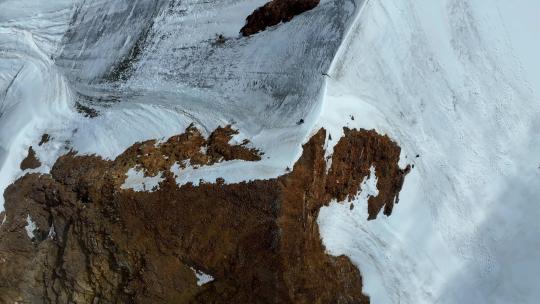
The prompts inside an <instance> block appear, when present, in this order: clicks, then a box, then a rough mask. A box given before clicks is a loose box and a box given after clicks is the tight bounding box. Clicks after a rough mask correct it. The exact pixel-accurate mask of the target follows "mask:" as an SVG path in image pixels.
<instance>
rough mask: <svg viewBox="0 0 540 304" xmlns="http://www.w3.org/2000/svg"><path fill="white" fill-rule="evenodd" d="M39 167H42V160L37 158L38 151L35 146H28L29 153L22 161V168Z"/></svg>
mask: <svg viewBox="0 0 540 304" xmlns="http://www.w3.org/2000/svg"><path fill="white" fill-rule="evenodd" d="M39 167H41V162H40V161H39V159H38V158H37V156H36V151H34V148H32V146H30V148H28V155H26V157H25V158H24V159H23V161H22V162H21V165H20V168H21V170H26V169H36V168H39Z"/></svg>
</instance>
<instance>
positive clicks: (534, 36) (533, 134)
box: [318, 0, 540, 303]
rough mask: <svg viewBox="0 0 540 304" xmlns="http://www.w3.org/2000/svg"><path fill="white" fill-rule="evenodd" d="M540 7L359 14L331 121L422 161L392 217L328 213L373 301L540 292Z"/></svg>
mask: <svg viewBox="0 0 540 304" xmlns="http://www.w3.org/2000/svg"><path fill="white" fill-rule="evenodd" d="M533 12H534V13H533ZM539 12H540V7H539V6H538V4H537V2H536V1H532V0H531V1H512V2H511V3H509V2H507V1H461V0H447V1H444V0H438V1H432V0H429V1H428V0H425V1H412V2H410V1H397V0H396V1H391V0H389V1H369V2H368V4H367V5H366V7H365V8H364V9H363V11H362V12H361V14H360V16H359V17H358V18H357V21H356V23H355V25H354V26H353V28H352V30H351V32H350V33H349V35H348V39H347V40H346V41H345V43H344V44H343V46H342V49H341V50H340V52H339V55H338V57H337V59H336V61H335V64H334V66H333V69H332V70H331V71H330V73H329V74H330V76H331V79H329V81H328V90H327V94H326V96H325V101H324V105H323V109H322V112H321V115H320V118H319V119H320V121H319V122H318V125H323V126H328V127H330V130H331V132H332V134H335V133H339V132H340V128H341V126H342V125H343V122H344V121H346V122H347V123H346V124H347V125H349V126H351V127H363V128H375V129H376V130H378V131H380V132H383V133H386V134H388V135H389V136H390V137H391V138H393V139H395V140H396V141H397V142H398V143H399V145H400V146H401V147H402V148H403V152H402V154H403V156H402V162H403V163H410V164H414V165H415V167H414V169H413V171H412V173H411V174H409V176H408V177H407V179H406V181H405V185H404V188H403V191H402V194H401V196H400V198H401V199H400V203H399V204H398V205H397V207H396V208H395V209H394V213H393V215H392V216H391V217H389V218H385V217H381V218H379V219H377V220H375V221H370V222H367V221H366V220H365V219H366V217H367V211H366V210H362V209H360V208H355V209H354V211H353V212H350V211H349V208H348V204H343V205H342V204H337V203H336V204H332V205H331V206H329V207H328V208H326V209H325V210H322V211H321V214H320V217H319V223H320V225H321V231H322V235H323V239H324V242H325V244H326V246H327V248H328V250H329V251H330V252H332V253H334V254H342V253H343V254H346V255H348V256H350V257H351V258H352V260H353V261H354V262H355V263H356V264H357V265H358V266H359V267H360V269H361V271H362V274H363V276H364V282H365V291H366V292H367V293H368V294H369V295H370V296H371V299H372V302H373V303H536V302H537V301H538V298H539V297H540V293H539V290H538V288H537V286H538V279H537V278H535V276H536V274H537V273H538V272H539V271H540V255H539V254H538V253H539V248H540V236H538V234H537V233H536V228H535V225H536V224H535V223H536V221H537V219H538V217H539V216H540V169H539V165H540V137H539V134H540V98H539V97H540V96H539V94H540V90H539V88H540V70H539V69H537V67H538V64H539V63H540V60H539V59H538V56H536V55H533V54H538V53H539V52H540V45H539V44H538V41H540V40H539V39H538V38H539V37H538V33H537V32H536V31H535V30H534V29H535V28H537V27H538V25H539V24H538V21H537V19H535V18H536V17H535V16H536V15H537V14H538V13H539ZM351 115H353V116H354V120H351V119H350V116H351ZM336 135H337V134H336ZM336 137H337V136H336ZM417 155H418V157H417ZM375 170H376V168H375ZM359 200H365V197H363V196H360V197H359ZM355 205H356V206H366V203H365V202H361V203H356V204H355Z"/></svg>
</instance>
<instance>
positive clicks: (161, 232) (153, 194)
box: [0, 126, 409, 303]
mask: <svg viewBox="0 0 540 304" xmlns="http://www.w3.org/2000/svg"><path fill="white" fill-rule="evenodd" d="M344 131H345V132H344V134H345V135H344V136H343V137H342V138H340V139H331V138H330V137H329V135H327V133H326V131H325V130H324V129H320V130H319V131H318V132H317V133H316V134H314V135H313V136H312V137H311V139H310V140H309V142H308V143H306V144H305V145H304V146H303V154H302V156H301V157H300V159H299V160H298V161H297V162H296V164H295V165H294V167H293V168H292V170H290V172H284V174H283V175H282V176H280V177H278V178H274V179H270V180H254V181H249V182H242V183H237V184H228V183H226V182H225V181H224V180H223V179H218V180H216V181H215V182H212V183H209V182H201V183H200V184H198V185H194V184H193V183H188V184H185V185H178V184H177V182H176V180H175V176H174V174H173V173H172V172H171V171H170V170H169V168H171V166H173V165H174V164H182V167H183V168H185V167H186V166H196V167H198V166H211V165H212V164H215V163H218V162H222V161H229V160H244V161H259V160H260V158H261V155H263V153H262V152H260V151H258V150H256V149H254V148H249V147H248V146H249V143H248V142H247V141H244V142H243V143H241V144H240V145H231V144H229V142H230V140H231V138H232V136H233V135H234V134H235V131H234V130H233V129H232V128H231V127H230V126H228V127H225V128H218V129H216V130H215V131H214V132H213V133H212V134H211V135H210V136H208V138H205V137H204V136H202V135H201V133H200V132H199V131H198V130H197V129H196V128H195V127H193V126H190V127H188V129H186V131H185V132H184V133H183V134H180V135H177V136H173V137H171V138H169V139H168V140H167V141H165V142H161V143H160V142H156V141H146V142H142V143H136V144H134V145H133V146H132V147H130V148H129V149H127V150H126V151H125V152H124V153H123V154H121V155H120V156H118V157H117V158H116V159H115V160H104V159H102V158H100V157H98V156H92V155H86V156H83V155H77V154H76V153H74V152H71V153H68V154H66V155H64V156H62V157H61V158H60V159H58V160H57V162H56V164H55V165H54V167H53V169H52V170H51V173H50V174H27V175H25V176H24V177H22V178H20V179H19V180H18V181H16V182H15V183H14V184H13V185H11V186H10V187H9V188H8V189H7V190H6V192H5V200H6V204H5V207H6V212H5V214H4V216H3V218H4V221H3V222H2V225H1V226H0V302H2V303H369V298H368V297H367V296H365V295H364V294H362V279H361V276H360V271H359V270H358V268H357V267H356V266H355V265H353V264H352V263H351V261H350V260H349V258H347V257H346V256H331V255H328V254H327V253H326V252H325V247H324V245H323V244H322V241H321V238H320V235H319V229H318V225H317V216H318V212H319V209H320V208H321V207H322V206H324V205H326V204H328V203H329V202H330V201H332V200H338V201H343V200H347V199H352V198H353V197H355V196H356V195H357V194H358V193H359V191H361V189H360V184H361V183H362V181H363V180H364V179H365V178H366V177H367V175H369V172H370V168H372V167H374V168H375V170H376V175H377V179H378V187H379V195H378V196H376V197H371V198H370V199H369V202H368V204H369V206H367V207H368V210H369V217H370V218H371V219H374V218H376V216H377V214H378V213H379V211H380V210H381V209H384V213H385V214H387V215H390V213H391V211H392V207H393V204H394V202H397V196H398V193H399V190H400V189H401V186H402V184H403V180H404V177H405V175H406V174H407V173H408V171H409V168H406V169H405V170H402V169H400V168H399V167H398V164H397V162H398V160H399V155H400V148H399V147H398V146H397V145H396V144H395V143H394V142H393V141H391V140H390V139H389V138H388V137H387V136H381V135H378V134H377V133H376V132H374V131H366V130H349V129H345V130H344ZM329 140H338V143H337V144H336V146H335V148H334V153H333V155H332V157H331V165H330V167H329V168H327V164H330V162H329V160H328V159H325V149H324V147H325V142H326V141H329ZM129 168H138V170H143V171H144V172H145V175H147V176H155V175H158V174H161V175H162V176H163V180H162V181H161V183H160V184H159V186H158V187H155V188H154V189H152V190H151V191H134V190H132V189H124V188H123V187H122V185H123V184H124V183H125V181H126V172H127V171H128V170H129ZM179 174H182V171H180V173H179ZM357 208H366V206H357ZM201 277H204V278H206V279H204V280H201Z"/></svg>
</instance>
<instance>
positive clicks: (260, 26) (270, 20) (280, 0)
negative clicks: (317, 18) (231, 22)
mask: <svg viewBox="0 0 540 304" xmlns="http://www.w3.org/2000/svg"><path fill="white" fill-rule="evenodd" d="M319 1H320V0H272V1H270V2H268V3H266V4H265V5H264V6H261V7H259V8H258V9H256V10H255V11H254V12H253V13H252V14H251V15H249V16H248V17H247V18H246V25H244V27H243V28H242V29H241V30H240V33H242V35H244V36H250V35H253V34H255V33H258V32H261V31H264V30H265V29H266V28H267V27H269V26H272V25H276V24H278V23H280V22H288V21H291V20H292V19H293V18H294V16H296V15H299V14H301V13H303V12H305V11H309V10H311V9H313V8H315V7H317V5H319Z"/></svg>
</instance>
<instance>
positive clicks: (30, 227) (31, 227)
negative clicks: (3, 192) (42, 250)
mask: <svg viewBox="0 0 540 304" xmlns="http://www.w3.org/2000/svg"><path fill="white" fill-rule="evenodd" d="M36 229H37V225H36V223H35V222H34V221H33V220H32V217H31V216H30V214H28V215H27V216H26V225H25V226H24V230H26V235H28V238H29V239H33V238H34V237H36V236H35V235H34V231H35V230H36Z"/></svg>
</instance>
